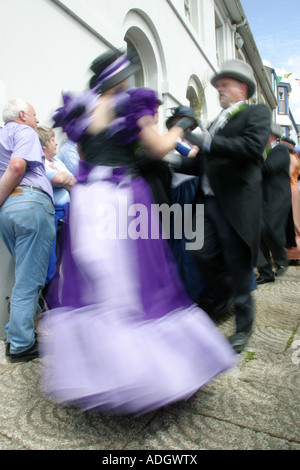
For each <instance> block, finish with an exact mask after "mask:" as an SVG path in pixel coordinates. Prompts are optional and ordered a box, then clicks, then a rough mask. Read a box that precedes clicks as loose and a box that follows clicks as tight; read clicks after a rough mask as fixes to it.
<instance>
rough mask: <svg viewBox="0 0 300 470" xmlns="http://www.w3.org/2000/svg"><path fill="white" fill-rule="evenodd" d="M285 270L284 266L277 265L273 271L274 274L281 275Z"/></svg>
mask: <svg viewBox="0 0 300 470" xmlns="http://www.w3.org/2000/svg"><path fill="white" fill-rule="evenodd" d="M286 270H287V267H286V266H278V268H277V269H276V272H275V276H282V275H283V274H284V273H285V272H286Z"/></svg>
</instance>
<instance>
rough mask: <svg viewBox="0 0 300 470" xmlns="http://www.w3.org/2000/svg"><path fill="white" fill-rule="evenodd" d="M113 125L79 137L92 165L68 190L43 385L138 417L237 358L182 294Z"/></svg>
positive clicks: (58, 396)
mask: <svg viewBox="0 0 300 470" xmlns="http://www.w3.org/2000/svg"><path fill="white" fill-rule="evenodd" d="M139 99H141V97H139ZM141 108H142V109H143V110H144V111H143V112H144V113H145V114H147V113H148V114H149V109H146V108H147V106H144V102H142V106H141ZM134 109H135V113H136V108H134ZM139 116H140V113H139ZM119 124H120V122H119V123H118V126H116V128H117V131H116V129H114V130H113V131H112V132H110V133H109V137H108V133H107V132H106V133H104V134H103V133H102V134H99V135H97V136H86V139H85V140H84V142H83V149H84V150H85V155H86V156H87V158H88V159H89V160H91V159H92V158H94V157H95V155H97V157H96V162H97V163H95V161H94V163H93V164H92V163H90V162H86V161H85V162H80V171H79V178H78V183H77V184H76V185H75V186H74V187H73V189H72V192H71V204H70V213H69V223H68V227H67V232H66V234H65V236H66V238H65V246H64V254H63V258H62V263H61V265H60V270H59V271H60V272H59V284H58V292H56V294H57V297H59V303H58V304H56V305H53V308H51V309H50V310H49V311H48V312H47V314H46V315H45V316H44V318H43V320H42V325H41V326H42V328H43V327H45V328H46V329H47V330H49V332H50V336H49V337H50V339H49V340H48V341H45V342H41V355H43V356H47V360H46V361H43V381H44V387H45V389H46V391H47V392H48V393H49V394H50V395H51V396H52V397H53V398H54V399H55V400H56V401H57V402H59V403H67V404H70V405H75V406H78V407H79V408H80V409H81V410H82V411H87V410H97V411H103V412H107V413H110V414H126V413H133V414H142V413H146V412H149V411H152V410H154V409H157V408H159V407H162V406H164V405H167V404H169V403H172V402H175V401H178V400H187V399H188V398H189V397H190V396H191V395H193V394H194V393H195V392H196V391H197V390H198V389H199V388H200V387H202V386H204V385H205V384H206V383H207V382H209V381H210V380H212V379H213V378H214V377H215V376H216V375H218V374H220V373H221V372H223V371H225V370H226V369H229V368H231V367H233V366H234V365H235V363H236V355H235V353H234V351H233V350H232V348H231V346H230V345H229V343H228V342H227V340H226V339H225V338H224V337H223V336H222V335H221V333H220V332H219V330H218V329H217V327H216V326H215V324H214V323H213V322H212V321H211V320H210V318H209V317H208V316H207V315H206V313H205V312H204V311H203V310H201V309H200V308H199V307H197V305H195V304H194V303H193V302H192V301H191V299H190V298H189V296H188V295H187V293H186V291H185V289H184V287H183V285H182V282H181V280H180V278H179V275H178V271H177V266H176V262H175V260H174V258H173V256H172V253H171V250H170V247H169V245H168V241H167V240H165V239H163V236H162V230H161V227H160V223H159V219H158V218H157V217H155V216H154V215H155V211H154V209H153V205H154V200H153V195H152V192H151V189H150V187H149V185H148V184H147V182H146V181H145V179H143V178H142V177H140V176H139V175H138V174H137V171H136V165H135V159H136V158H137V153H135V152H134V150H133V149H134V147H132V142H133V141H132V142H130V143H128V145H127V147H126V148H125V147H124V145H123V143H122V142H118V136H119V135H120V134H122V133H120V132H119V129H120V127H119ZM123 124H124V123H123ZM124 125H126V126H127V129H128V128H130V125H129V124H128V122H127V123H126V122H125V124H124ZM121 127H122V126H121ZM123 131H124V128H123ZM128 149H129V150H130V151H128ZM126 152H127V153H126ZM90 155H92V157H91V158H90ZM113 155H114V156H115V158H113ZM124 155H125V157H124V161H125V162H126V164H125V165H123V166H122V165H121V162H122V156H124ZM129 155H130V158H129ZM130 159H131V161H130ZM112 162H113V164H112ZM153 211H154V212H153ZM153 234H155V236H153ZM151 235H152V236H151ZM50 302H51V299H50Z"/></svg>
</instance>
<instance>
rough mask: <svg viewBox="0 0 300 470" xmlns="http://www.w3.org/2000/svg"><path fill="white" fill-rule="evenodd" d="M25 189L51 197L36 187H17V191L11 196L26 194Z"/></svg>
mask: <svg viewBox="0 0 300 470" xmlns="http://www.w3.org/2000/svg"><path fill="white" fill-rule="evenodd" d="M24 188H27V189H31V190H33V191H38V192H39V193H43V194H46V195H47V196H48V197H49V194H47V193H45V191H43V190H42V189H39V188H35V187H34V186H16V187H15V189H14V190H13V191H12V192H11V193H10V196H21V195H22V194H24Z"/></svg>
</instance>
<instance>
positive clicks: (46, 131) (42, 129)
mask: <svg viewBox="0 0 300 470" xmlns="http://www.w3.org/2000/svg"><path fill="white" fill-rule="evenodd" d="M37 133H38V136H39V139H40V142H41V145H42V146H43V147H47V145H48V144H49V142H50V140H51V139H52V138H53V137H55V132H54V130H53V129H51V127H46V126H38V128H37Z"/></svg>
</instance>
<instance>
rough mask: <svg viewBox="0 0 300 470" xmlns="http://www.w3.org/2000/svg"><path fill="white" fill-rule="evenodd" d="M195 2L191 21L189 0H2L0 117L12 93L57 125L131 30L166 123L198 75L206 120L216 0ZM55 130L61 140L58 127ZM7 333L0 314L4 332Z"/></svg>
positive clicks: (3, 292) (8, 273)
mask: <svg viewBox="0 0 300 470" xmlns="http://www.w3.org/2000/svg"><path fill="white" fill-rule="evenodd" d="M192 2H193V3H192ZM190 3H192V8H193V11H194V14H195V12H196V16H194V17H193V21H190V20H189V18H188V17H187V15H186V12H185V8H184V0H151V1H148V0H147V1H146V0H111V1H107V0H64V1H58V0H9V1H3V0H2V1H1V15H0V41H1V48H0V63H1V70H0V125H2V123H1V114H2V106H3V104H4V102H6V101H7V100H8V99H10V98H14V97H20V98H23V99H25V100H27V101H29V102H30V103H32V105H33V106H34V107H35V109H36V112H37V116H38V118H39V120H40V123H41V124H44V125H51V116H52V115H53V111H54V110H55V109H56V108H57V107H59V106H60V105H61V92H62V91H69V90H72V91H79V90H82V89H84V88H85V87H86V86H87V84H88V80H89V77H90V74H89V72H88V67H89V65H90V63H91V62H92V60H93V59H94V58H95V57H96V56H97V55H99V54H100V53H102V52H104V51H105V50H107V49H108V48H109V45H112V46H114V47H117V48H121V47H123V48H125V47H126V43H125V41H124V39H125V36H126V35H127V36H128V38H129V39H130V40H131V41H132V42H133V43H134V44H135V46H136V48H137V50H138V52H139V54H140V56H141V59H142V63H143V66H144V71H145V83H144V85H145V86H148V87H151V88H155V89H156V90H157V91H158V92H159V94H160V95H161V96H162V98H163V100H164V104H163V106H162V108H161V112H160V121H159V126H160V128H161V130H164V122H165V118H166V113H167V110H168V108H170V107H172V106H174V105H175V106H176V105H178V104H179V103H182V104H189V103H188V101H187V99H186V93H187V88H188V86H189V85H191V84H192V85H193V84H195V83H196V84H197V86H200V87H202V88H203V90H204V94H205V102H204V106H203V110H204V111H203V115H202V119H203V121H204V124H206V123H207V122H208V121H209V120H211V119H212V118H213V117H214V116H215V115H216V114H217V113H218V112H219V104H218V100H217V93H216V91H215V90H214V88H213V87H212V86H211V85H210V77H211V76H212V74H213V73H214V72H215V71H216V69H217V68H218V64H217V58H216V36H215V1H214V0H192V1H190ZM219 3H220V2H218V1H216V4H219ZM63 7H65V8H66V9H67V11H65V10H64V8H63ZM68 10H69V11H68ZM219 13H220V16H221V17H222V21H224V30H223V33H224V34H223V41H224V44H223V50H224V54H223V55H224V59H226V58H229V57H232V56H233V52H234V50H233V42H232V35H231V27H230V26H229V24H230V21H229V19H228V18H226V16H225V15H224V12H222V11H221V12H220V11H219ZM76 17H77V19H76ZM78 19H79V21H78ZM57 137H58V139H59V140H60V138H61V135H60V134H59V133H58V132H57ZM0 257H1V264H0V285H1V289H0V317H1V318H2V319H3V318H4V317H5V315H6V314H7V308H6V307H7V304H6V301H5V300H4V299H5V297H6V296H9V295H10V292H11V287H12V282H13V270H12V269H11V260H10V259H9V257H8V255H7V253H5V254H4V251H3V247H2V248H1V250H0ZM2 334H3V321H2V322H1V321H0V338H1V336H2Z"/></svg>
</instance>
